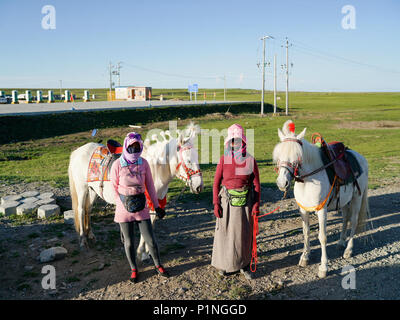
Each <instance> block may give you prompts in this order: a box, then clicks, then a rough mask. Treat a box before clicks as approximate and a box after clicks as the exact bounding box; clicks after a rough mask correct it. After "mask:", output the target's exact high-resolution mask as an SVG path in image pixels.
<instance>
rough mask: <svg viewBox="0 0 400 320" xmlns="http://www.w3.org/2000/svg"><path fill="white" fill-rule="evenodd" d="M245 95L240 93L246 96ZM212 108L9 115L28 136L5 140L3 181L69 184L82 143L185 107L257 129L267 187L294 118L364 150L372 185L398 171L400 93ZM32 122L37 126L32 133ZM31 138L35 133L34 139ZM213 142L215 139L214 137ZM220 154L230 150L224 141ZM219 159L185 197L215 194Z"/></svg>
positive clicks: (203, 121) (207, 122)
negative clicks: (93, 132) (262, 111)
mask: <svg viewBox="0 0 400 320" xmlns="http://www.w3.org/2000/svg"><path fill="white" fill-rule="evenodd" d="M165 90H167V89H165ZM229 91H230V92H231V93H232V94H233V93H234V92H235V91H234V90H229ZM160 92H162V90H160ZM178 94H184V93H183V91H182V90H181V91H179V90H176V91H175V93H174V96H177V95H178ZM237 94H238V96H239V97H240V98H241V99H242V100H250V99H251V98H254V99H256V98H257V99H258V98H259V97H257V95H256V93H253V92H252V91H251V90H248V91H243V90H238V91H237ZM239 97H238V99H237V100H239ZM281 97H282V98H281V100H280V101H279V107H281V108H283V107H284V106H283V105H282V104H283V103H284V95H281ZM266 101H268V102H270V101H271V95H270V93H267V95H266ZM206 108H208V106H206V107H203V106H202V107H196V108H194V107H186V109H185V108H182V109H179V110H178V109H176V108H175V109H174V108H165V110H164V111H163V110H161V109H160V110H158V111H157V113H154V112H152V110H145V111H144V110H142V111H140V112H132V111H118V112H103V113H101V112H94V113H90V114H85V115H83V114H82V115H79V117H80V118H81V119H79V118H78V117H77V116H76V115H69V114H64V115H50V116H47V117H46V118H41V117H37V118H35V117H33V118H26V119H30V120H29V121H27V120H25V122H21V123H19V122H18V121H20V118H19V120H18V119H17V118H18V117H14V118H13V119H8V120H10V121H11V122H10V124H8V122H4V121H5V120H4V121H3V129H2V130H3V131H4V132H7V130H11V125H17V124H19V127H17V128H18V129H19V130H22V131H23V136H25V137H26V138H25V139H24V140H23V141H17V142H10V141H11V140H10V139H9V142H8V143H4V144H2V145H0V180H3V181H5V182H8V183H16V182H19V181H28V182H29V181H47V182H50V183H52V184H54V185H61V186H66V185H68V177H67V167H68V162H69V156H70V153H71V151H72V150H73V149H74V148H76V147H78V146H80V145H83V144H85V143H87V142H89V141H97V140H98V139H103V142H105V140H107V139H108V138H113V139H117V140H119V141H120V142H122V140H123V137H124V135H125V134H126V132H128V130H129V128H128V127H127V125H126V124H127V123H132V122H135V123H142V124H146V123H151V122H153V121H161V120H164V121H167V120H168V119H176V118H177V117H179V114H180V112H181V113H182V115H181V116H180V117H181V119H194V120H195V122H196V123H198V124H199V125H200V126H201V128H202V129H217V130H222V129H226V128H227V127H229V126H230V125H231V124H233V123H240V124H241V125H242V126H243V127H244V128H245V129H254V130H255V131H254V138H255V150H254V154H255V158H256V159H257V161H258V165H259V170H260V176H261V181H262V183H263V185H264V186H269V187H275V179H276V174H275V172H274V171H273V163H272V159H271V157H272V150H273V148H274V146H275V145H276V143H277V142H278V135H277V128H281V127H282V125H283V123H284V122H285V121H286V120H287V119H293V120H294V121H295V124H296V128H297V132H300V130H302V129H303V128H304V127H307V134H306V139H308V140H310V139H311V134H312V133H313V132H319V133H321V134H322V135H323V136H324V138H325V139H326V140H327V141H334V140H336V141H343V142H344V143H345V144H346V145H347V146H348V147H350V148H351V149H354V150H356V151H358V152H360V153H361V154H363V155H364V156H365V157H366V158H367V160H368V162H369V166H370V168H369V170H370V173H369V181H370V182H369V185H370V188H376V187H378V186H379V185H381V183H382V181H383V180H384V179H390V178H392V177H395V176H397V175H398V172H399V169H400V156H399V155H400V125H399V124H400V122H399V123H397V122H396V121H400V94H399V93H308V92H293V93H291V94H290V116H289V117H287V116H285V115H282V114H281V115H280V116H271V114H268V115H267V116H266V117H264V118H261V117H259V116H258V115H257V114H255V113H254V112H257V111H258V109H259V105H254V106H253V107H252V109H251V110H252V111H251V112H252V113H249V109H246V108H247V107H245V105H243V106H241V107H237V108H236V109H235V108H233V107H232V110H230V111H234V114H236V115H240V114H241V113H242V112H244V114H242V116H241V117H239V118H238V117H236V118H228V119H223V118H218V119H213V118H210V117H203V118H195V117H197V116H202V115H204V114H206V113H207V112H210V113H213V112H224V110H225V109H226V108H220V109H214V108H210V109H206ZM216 110H219V111H216ZM269 110H270V109H269ZM225 111H226V110H225ZM134 116H136V117H138V119H140V121H139V120H138V121H134V120H132V119H134V118H133V117H134ZM73 117H75V118H73ZM10 118H11V117H10ZM17 120H18V121H17ZM49 121H54V124H55V125H54V126H58V128H56V129H54V128H51V130H50V129H48V133H46V134H44V137H41V134H40V128H41V127H43V125H44V123H46V122H49ZM74 121H77V122H76V123H75V122H74ZM377 121H386V122H388V121H391V122H394V123H391V124H389V123H388V124H387V125H385V123H383V125H382V126H377V125H376V124H377ZM30 122H31V123H30ZM32 123H35V124H32ZM360 123H361V124H362V123H367V124H368V125H367V126H365V125H364V126H359V125H358V124H360ZM30 125H31V126H30ZM178 125H179V123H178ZM32 126H33V127H34V128H35V130H34V132H33V133H32V134H31V135H30V134H29V132H30V131H31V130H32ZM71 127H73V129H71ZM95 127H97V128H100V127H103V129H102V130H100V131H99V136H98V137H96V139H93V138H91V136H90V130H88V128H95ZM79 128H81V129H79ZM159 128H161V129H167V128H168V122H164V123H162V124H160V126H159ZM43 130H44V129H43ZM79 130H80V131H79ZM54 132H60V134H53V133H54ZM63 132H64V133H63ZM61 133H63V134H61ZM141 133H142V134H143V135H144V136H145V134H146V130H142V131H141ZM52 134H53V135H52ZM30 137H35V138H32V140H27V139H28V138H30ZM209 142H210V146H211V140H210V141H209ZM200 147H201V142H199V149H200ZM210 154H211V150H210ZM220 154H222V143H221V145H220ZM200 157H201V153H200ZM218 158H219V155H217V158H216V159H214V163H209V164H202V165H201V168H202V172H203V178H204V183H205V191H204V192H203V193H202V194H200V195H188V193H187V194H186V195H185V197H184V198H185V199H189V200H190V201H193V200H196V199H202V198H207V199H208V198H210V196H211V188H212V182H213V177H214V172H215V166H216V160H217V159H218ZM209 160H210V161H211V160H212V159H211V158H210V159H209ZM182 186H183V183H182V182H180V181H179V180H177V179H174V180H173V182H172V183H171V185H170V187H171V188H170V192H169V196H170V197H171V196H172V197H173V196H176V195H177V194H178V193H179V192H180V190H181V189H182ZM112 240H114V239H112Z"/></svg>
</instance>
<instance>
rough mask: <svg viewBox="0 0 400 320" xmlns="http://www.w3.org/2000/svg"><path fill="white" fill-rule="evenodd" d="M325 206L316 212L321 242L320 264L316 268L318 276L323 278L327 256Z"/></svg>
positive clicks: (326, 269)
mask: <svg viewBox="0 0 400 320" xmlns="http://www.w3.org/2000/svg"><path fill="white" fill-rule="evenodd" d="M326 213H327V210H326V208H323V209H321V210H319V211H318V212H317V214H318V223H319V234H318V239H319V243H320V244H321V264H320V266H319V269H318V277H320V278H325V277H326V274H327V272H328V256H327V254H326V242H327V237H326V215H327V214H326Z"/></svg>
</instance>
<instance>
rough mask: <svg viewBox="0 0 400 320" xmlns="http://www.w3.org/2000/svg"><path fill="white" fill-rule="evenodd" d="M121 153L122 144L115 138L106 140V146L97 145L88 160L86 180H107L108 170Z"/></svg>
mask: <svg viewBox="0 0 400 320" xmlns="http://www.w3.org/2000/svg"><path fill="white" fill-rule="evenodd" d="M121 153H122V146H121V144H120V143H119V142H117V141H115V140H108V141H107V147H106V146H103V145H101V146H98V147H97V148H96V149H95V150H94V152H93V153H92V156H91V158H90V161H89V168H88V174H87V181H88V182H93V181H101V183H102V182H103V181H109V180H110V179H109V177H108V172H109V171H110V168H111V166H112V164H113V163H114V161H115V160H117V159H118V158H119V157H120V156H121Z"/></svg>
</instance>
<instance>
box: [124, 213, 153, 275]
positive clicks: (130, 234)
mask: <svg viewBox="0 0 400 320" xmlns="http://www.w3.org/2000/svg"><path fill="white" fill-rule="evenodd" d="M135 224H136V225H137V226H138V227H139V231H140V233H141V234H142V236H143V239H144V241H145V243H146V244H147V246H148V247H149V251H150V255H151V257H152V258H153V261H154V265H155V266H156V267H158V266H159V265H160V255H159V251H158V246H157V243H156V240H155V238H154V233H153V227H152V226H151V221H150V219H147V220H140V221H131V222H120V223H119V226H120V229H121V233H122V236H123V243H124V247H125V253H126V257H127V258H128V262H129V264H130V266H131V269H137V267H136V250H135Z"/></svg>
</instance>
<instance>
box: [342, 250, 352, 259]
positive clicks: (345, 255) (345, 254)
mask: <svg viewBox="0 0 400 320" xmlns="http://www.w3.org/2000/svg"><path fill="white" fill-rule="evenodd" d="M352 255H353V252H352V250H346V251H345V252H344V254H343V258H345V259H349V258H351V256H352Z"/></svg>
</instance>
